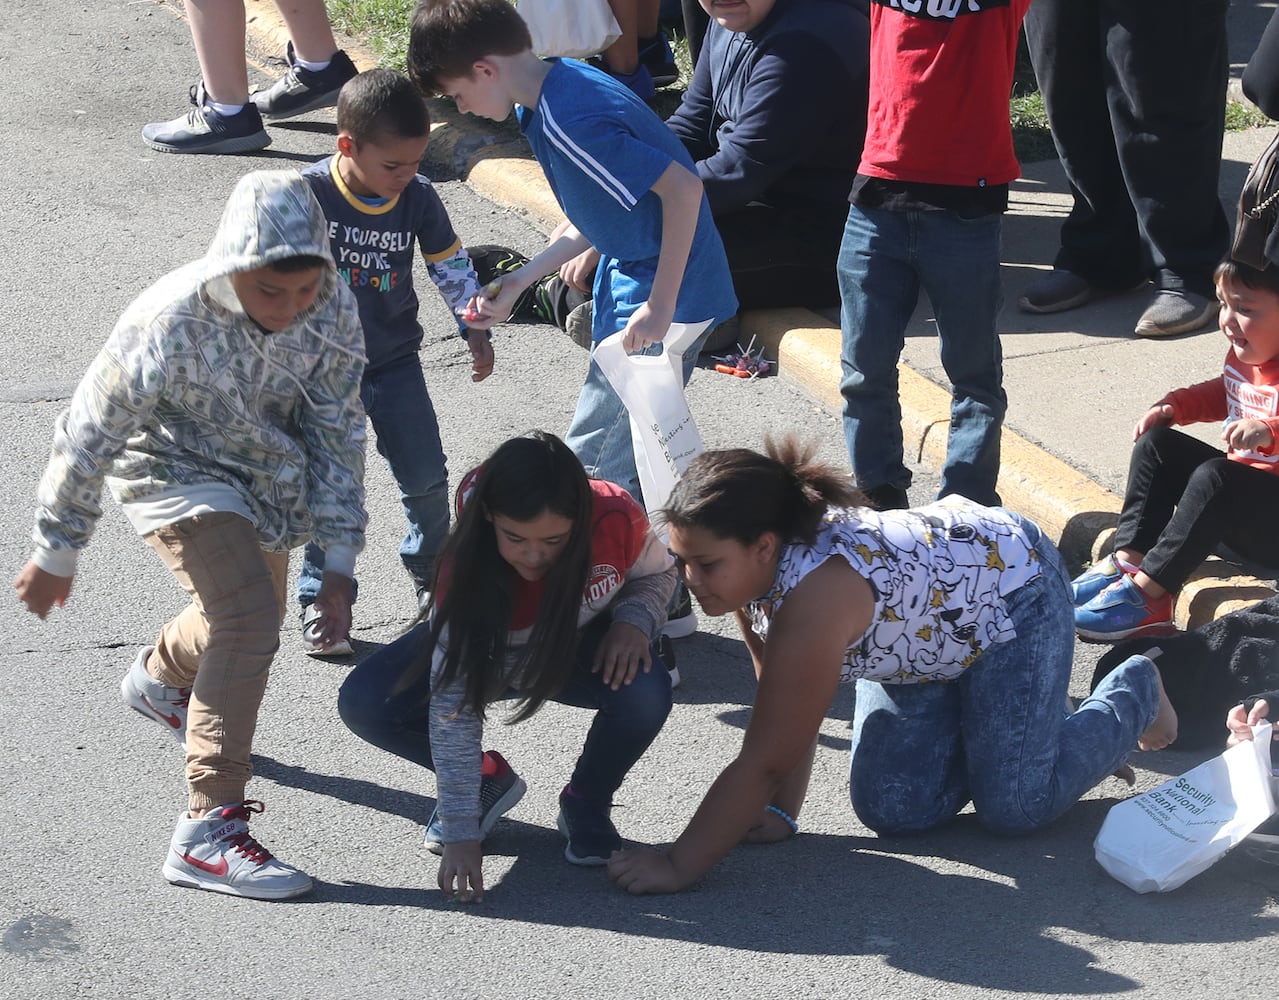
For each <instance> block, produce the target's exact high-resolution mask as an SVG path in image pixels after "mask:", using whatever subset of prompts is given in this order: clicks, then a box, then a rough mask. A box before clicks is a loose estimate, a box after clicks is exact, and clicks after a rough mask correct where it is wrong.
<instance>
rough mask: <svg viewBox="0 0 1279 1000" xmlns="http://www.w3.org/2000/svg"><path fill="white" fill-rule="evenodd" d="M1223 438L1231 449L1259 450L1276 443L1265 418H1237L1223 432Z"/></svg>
mask: <svg viewBox="0 0 1279 1000" xmlns="http://www.w3.org/2000/svg"><path fill="white" fill-rule="evenodd" d="M1221 440H1223V441H1224V442H1226V447H1227V448H1229V449H1230V450H1231V451H1258V450H1260V449H1262V448H1269V447H1270V446H1271V445H1273V444H1274V443H1275V437H1274V435H1273V434H1271V433H1270V428H1269V427H1267V426H1266V422H1265V421H1264V420H1236V421H1234V422H1233V423H1231V424H1227V425H1226V427H1225V429H1224V430H1223V431H1222V432H1221Z"/></svg>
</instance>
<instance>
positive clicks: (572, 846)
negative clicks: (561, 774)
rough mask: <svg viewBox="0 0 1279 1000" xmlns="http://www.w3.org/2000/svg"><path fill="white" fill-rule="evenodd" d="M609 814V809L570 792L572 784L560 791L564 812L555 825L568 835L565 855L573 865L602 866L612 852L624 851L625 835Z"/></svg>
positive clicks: (561, 806) (561, 805) (561, 809)
mask: <svg viewBox="0 0 1279 1000" xmlns="http://www.w3.org/2000/svg"><path fill="white" fill-rule="evenodd" d="M608 813H609V810H608V809H601V808H600V807H599V806H597V805H596V804H595V803H593V802H591V801H589V800H587V799H583V798H581V797H579V796H577V795H570V794H569V790H568V786H565V788H564V791H562V792H560V814H559V817H558V818H557V819H556V821H555V825H556V826H557V827H559V831H560V833H562V834H564V836H565V837H567V838H568V843H567V844H566V845H565V846H564V857H565V858H566V859H567V860H568V862H569V863H570V864H574V865H583V866H586V867H592V868H598V867H599V866H600V865H606V864H608V856H609V855H610V854H612V853H613V852H614V851H619V850H621V848H622V838H621V835H620V834H618V832H617V827H615V826H614V825H613V821H612V820H611V819H609V818H608Z"/></svg>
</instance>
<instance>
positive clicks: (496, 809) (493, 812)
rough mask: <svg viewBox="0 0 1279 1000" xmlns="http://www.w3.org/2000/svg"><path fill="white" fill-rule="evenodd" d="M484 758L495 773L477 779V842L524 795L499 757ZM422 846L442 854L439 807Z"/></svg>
mask: <svg viewBox="0 0 1279 1000" xmlns="http://www.w3.org/2000/svg"><path fill="white" fill-rule="evenodd" d="M484 756H485V757H488V758H490V759H491V760H493V761H494V762H495V763H496V764H497V773H496V774H494V775H492V776H489V775H485V776H484V777H483V778H481V779H480V840H483V839H484V838H485V837H486V836H488V833H489V831H490V830H492V829H493V827H495V826H496V825H497V821H498V820H499V819H501V818H502V816H503V815H505V814H506V813H508V812H510V811H511V810H512V809H514V808H515V803H517V802H519V800H520V799H522V798H524V793H525V792H527V791H528V785H526V784H525V783H524V779H523V778H521V777H520V776H519V775H518V774H516V773H515V771H514V769H513V768H512V767H511V765H510V764H508V763H507V762H506V758H505V757H503V756H502V755H501V754H500V753H498V752H497V751H496V750H486V751H484ZM423 844H425V846H426V849H427V850H428V851H430V852H431V853H432V854H443V853H444V823H443V821H442V820H441V819H440V808H439V806H436V807H435V809H434V810H433V811H432V812H431V818H430V819H429V820H428V821H427V823H426V836H425V838H423Z"/></svg>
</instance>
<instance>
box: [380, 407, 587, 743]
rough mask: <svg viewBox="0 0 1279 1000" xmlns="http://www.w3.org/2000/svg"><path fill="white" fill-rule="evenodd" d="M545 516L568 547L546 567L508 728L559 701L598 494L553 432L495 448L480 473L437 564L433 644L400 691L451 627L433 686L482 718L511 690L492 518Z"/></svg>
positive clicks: (505, 598)
mask: <svg viewBox="0 0 1279 1000" xmlns="http://www.w3.org/2000/svg"><path fill="white" fill-rule="evenodd" d="M547 511H549V512H550V513H552V514H557V515H559V516H560V517H565V518H568V519H569V520H570V521H571V522H572V524H573V527H572V530H571V531H570V532H569V536H568V541H567V543H566V545H565V547H564V549H563V551H561V552H560V554H559V556H558V557H557V558H556V559H555V562H554V563H552V564H551V567H550V569H549V570H547V573H546V577H545V578H544V580H545V586H544V589H543V592H542V603H541V606H540V608H539V610H538V613H537V622H536V624H534V626H533V632H532V634H531V635H530V636H529V640H528V643H527V644H526V645H525V646H524V647H523V650H522V659H521V661H520V663H519V664H518V666H517V668H516V670H515V673H514V676H515V677H516V678H518V679H519V681H520V683H521V690H520V694H521V696H522V700H521V702H520V704H519V705H518V706H517V709H516V712H515V714H514V715H513V716H512V718H511V721H512V722H519V721H521V720H522V719H527V718H528V717H529V716H530V715H532V714H533V713H534V712H536V711H537V710H538V709H539V708H540V707H541V706H542V703H543V702H544V701H546V700H547V699H549V698H552V697H554V696H555V695H556V694H558V693H559V691H560V689H561V688H562V687H563V686H564V682H565V681H567V680H568V678H569V675H570V674H572V672H573V665H574V653H575V651H576V648H577V624H578V616H579V614H580V612H581V606H582V591H583V590H584V589H585V587H586V581H587V578H588V577H589V575H590V569H591V527H592V524H591V522H592V512H593V494H592V492H591V484H590V480H589V479H587V477H586V472H585V470H583V468H582V463H581V462H580V461H579V460H578V458H577V456H576V455H574V454H573V453H572V452H571V451H569V449H568V446H567V445H566V444H564V442H563V441H561V440H560V439H559V438H557V437H556V436H555V435H554V434H548V433H546V432H544V431H534V432H532V433H531V434H529V435H528V436H527V437H518V438H512V439H511V440H509V441H506V442H505V443H504V444H502V445H501V446H499V447H498V449H497V450H496V451H494V452H493V454H492V455H491V456H489V458H488V459H487V460H486V461H485V462H484V464H483V465H482V466H481V467H480V473H479V476H478V477H477V478H476V480H475V485H474V487H473V489H472V491H471V495H470V496H469V497H467V498H466V500H465V506H463V508H462V511H461V514H460V515H459V517H458V521H457V525H456V527H455V528H454V529H453V531H452V533H451V534H450V535H449V539H448V542H447V543H446V544H445V546H444V550H443V551H442V552H441V553H440V556H439V558H438V559H437V560H436V563H435V565H436V570H435V585H434V590H435V592H436V593H437V594H438V593H440V592H441V586H440V585H441V583H442V582H443V581H442V580H441V576H442V575H443V576H444V577H445V578H446V579H447V585H446V586H445V587H444V588H443V593H444V597H443V599H442V600H441V601H440V603H439V606H438V607H437V608H436V610H435V617H434V623H433V625H432V627H431V634H430V638H429V640H428V641H427V643H426V644H425V646H424V647H423V649H422V651H421V653H420V654H419V658H418V661H417V662H416V663H415V664H414V665H413V667H412V668H410V669H409V670H407V671H405V677H404V678H403V679H402V680H401V687H407V686H409V685H410V684H412V683H414V682H416V680H417V678H419V677H421V671H423V670H430V669H431V659H432V654H433V652H434V650H435V645H436V643H437V642H438V641H439V637H440V632H441V631H442V630H443V628H444V626H445V625H448V630H449V635H448V650H447V652H446V653H445V656H444V666H443V670H442V672H441V674H440V676H439V677H437V678H436V679H435V683H434V684H433V685H432V686H433V687H436V686H438V687H448V686H449V685H450V684H451V683H453V682H454V681H455V680H456V679H457V678H458V677H459V676H460V677H462V678H463V680H464V686H465V691H466V694H465V704H466V705H468V706H469V707H470V708H471V710H472V711H473V712H474V713H475V715H476V717H477V718H479V719H483V718H484V715H485V706H486V705H487V704H488V703H489V702H491V701H494V700H496V699H498V698H500V697H501V696H502V695H503V693H504V692H505V691H506V689H507V686H508V677H509V676H510V675H509V674H508V673H507V672H506V671H505V670H504V669H503V662H502V660H503V655H504V653H505V651H506V648H507V632H508V626H509V624H510V621H511V609H512V585H513V583H514V579H515V570H514V569H513V568H512V567H511V565H510V564H509V563H507V562H506V560H505V559H503V558H502V555H501V553H500V552H498V548H497V530H496V528H495V527H494V526H493V522H492V520H491V518H492V516H493V515H499V516H501V517H507V518H510V519H511V520H512V521H531V520H533V519H534V518H536V517H538V516H540V515H541V514H543V513H545V512H547Z"/></svg>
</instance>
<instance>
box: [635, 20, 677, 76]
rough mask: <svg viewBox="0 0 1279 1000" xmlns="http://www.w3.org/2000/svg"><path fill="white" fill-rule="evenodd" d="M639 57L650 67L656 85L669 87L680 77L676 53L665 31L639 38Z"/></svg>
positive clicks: (649, 70)
mask: <svg viewBox="0 0 1279 1000" xmlns="http://www.w3.org/2000/svg"><path fill="white" fill-rule="evenodd" d="M639 57H640V62H642V63H643V64H644V65H645V66H647V67H648V74H649V76H651V77H652V78H653V86H654V87H669V86H670V85H671V84H672V83H674V82H675V81H676V80H678V79H679V64H678V63H676V62H675V53H674V52H672V51H671V46H670V43H669V42H668V41H667V40H666V35H665V34H664V33H663V32H660V31H659V32H658V33H657V34H656V35H654V36H653V37H652V38H641V39H640V40H639Z"/></svg>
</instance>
